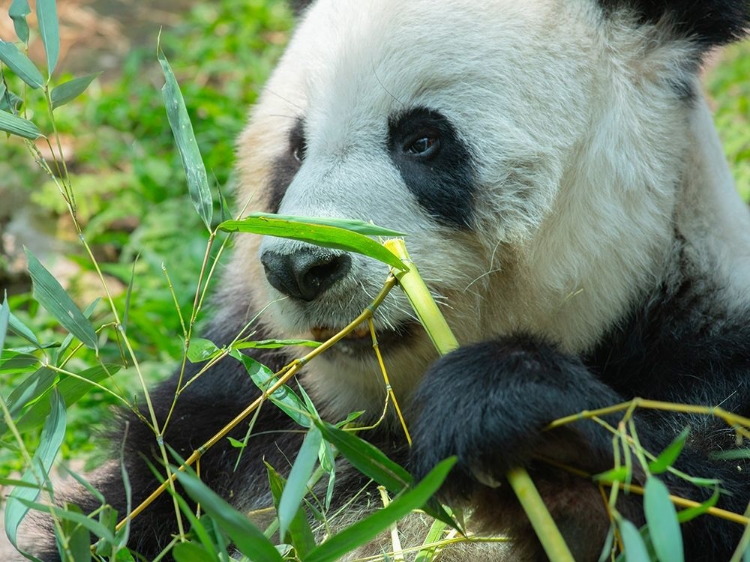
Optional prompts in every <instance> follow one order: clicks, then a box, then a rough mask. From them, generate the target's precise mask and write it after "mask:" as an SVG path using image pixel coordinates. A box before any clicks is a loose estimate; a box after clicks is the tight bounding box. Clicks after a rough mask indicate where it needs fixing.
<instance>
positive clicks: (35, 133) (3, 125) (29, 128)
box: [0, 111, 44, 140]
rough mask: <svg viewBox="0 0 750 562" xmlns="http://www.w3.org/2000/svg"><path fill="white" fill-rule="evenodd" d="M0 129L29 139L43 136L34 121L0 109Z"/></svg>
mask: <svg viewBox="0 0 750 562" xmlns="http://www.w3.org/2000/svg"><path fill="white" fill-rule="evenodd" d="M0 131H5V132H6V133H10V134H11V135H16V136H17V137H22V138H24V139H29V140H36V139H38V138H39V137H42V136H44V135H42V132H41V131H40V130H39V129H38V128H37V126H36V125H34V123H32V122H31V121H29V120H27V119H24V118H23V117H18V116H17V115H12V114H10V113H8V112H7V111H0Z"/></svg>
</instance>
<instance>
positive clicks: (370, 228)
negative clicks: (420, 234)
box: [243, 213, 406, 238]
mask: <svg viewBox="0 0 750 562" xmlns="http://www.w3.org/2000/svg"><path fill="white" fill-rule="evenodd" d="M261 218H266V219H274V220H280V221H287V222H293V223H298V224H319V225H322V226H333V227H336V228H343V229H344V230H349V231H351V232H358V233H359V234H365V235H367V236H388V237H391V238H393V237H395V236H406V234H405V233H403V232H399V231H398V230H391V229H390V228H383V227H382V226H377V225H376V224H373V223H371V222H365V221H361V220H356V219H335V218H330V217H296V216H291V215H275V214H271V213H250V214H249V215H247V216H246V217H245V218H244V219H243V220H246V219H261Z"/></svg>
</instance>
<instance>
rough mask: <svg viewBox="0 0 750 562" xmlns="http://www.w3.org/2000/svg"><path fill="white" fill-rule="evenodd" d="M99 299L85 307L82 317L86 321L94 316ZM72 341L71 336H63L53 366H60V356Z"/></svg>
mask: <svg viewBox="0 0 750 562" xmlns="http://www.w3.org/2000/svg"><path fill="white" fill-rule="evenodd" d="M100 300H101V299H100V298H97V299H94V302H92V303H91V304H90V305H88V306H87V307H86V310H84V311H83V315H84V316H85V317H86V319H90V318H91V315H92V314H94V310H96V306H97V305H98V304H99V301H100ZM72 341H73V334H68V335H67V336H65V339H64V340H63V341H62V343H61V344H60V347H59V348H58V350H57V353H55V365H60V362H61V360H62V356H63V354H64V353H65V350H66V349H68V346H69V345H70V344H71V342H72Z"/></svg>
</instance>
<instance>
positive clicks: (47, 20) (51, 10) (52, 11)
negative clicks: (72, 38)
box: [36, 0, 60, 77]
mask: <svg viewBox="0 0 750 562" xmlns="http://www.w3.org/2000/svg"><path fill="white" fill-rule="evenodd" d="M36 17H37V19H38V20H39V34H40V35H41V36H42V43H44V53H45V55H46V56H47V75H48V77H52V73H53V72H54V71H55V67H56V66H57V60H58V57H59V56H60V28H59V25H58V21H57V5H56V4H55V0H36Z"/></svg>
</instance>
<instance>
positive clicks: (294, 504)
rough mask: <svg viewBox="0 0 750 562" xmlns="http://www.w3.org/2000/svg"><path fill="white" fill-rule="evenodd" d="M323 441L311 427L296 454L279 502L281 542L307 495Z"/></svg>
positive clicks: (318, 433)
mask: <svg viewBox="0 0 750 562" xmlns="http://www.w3.org/2000/svg"><path fill="white" fill-rule="evenodd" d="M322 441H323V436H322V435H321V433H320V430H319V429H318V428H316V427H315V426H313V427H312V428H311V429H310V431H308V432H307V435H306V436H305V440H304V441H303V442H302V447H301V448H300V450H299V453H297V458H296V459H295V460H294V464H293V465H292V470H291V472H290V473H289V478H288V480H287V482H286V486H285V487H284V492H283V494H282V495H281V500H280V501H279V509H278V513H279V536H280V537H281V540H282V541H283V540H284V538H285V537H286V533H287V531H288V530H289V527H290V525H291V524H292V521H293V520H294V517H295V516H296V515H297V512H298V511H299V509H300V504H301V503H302V499H303V498H304V497H305V495H306V494H307V481H308V480H309V479H310V476H311V475H312V472H313V469H314V468H315V463H316V461H317V460H318V449H319V448H320V443H321V442H322Z"/></svg>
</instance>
